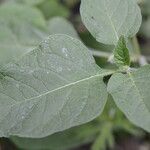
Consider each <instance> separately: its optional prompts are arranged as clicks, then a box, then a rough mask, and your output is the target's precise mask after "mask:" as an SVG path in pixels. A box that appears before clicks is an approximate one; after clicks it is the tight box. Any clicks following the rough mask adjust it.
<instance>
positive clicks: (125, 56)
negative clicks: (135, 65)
mask: <svg viewBox="0 0 150 150" xmlns="http://www.w3.org/2000/svg"><path fill="white" fill-rule="evenodd" d="M114 59H115V63H116V65H117V66H118V67H125V66H130V56H129V50H128V48H127V46H126V41H125V38H124V37H123V36H121V37H120V39H119V41H118V43H117V46H116V47H115V50H114Z"/></svg>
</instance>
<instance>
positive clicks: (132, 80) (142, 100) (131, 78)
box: [128, 73, 150, 113]
mask: <svg viewBox="0 0 150 150" xmlns="http://www.w3.org/2000/svg"><path fill="white" fill-rule="evenodd" d="M128 75H129V78H130V80H131V82H132V83H133V86H134V87H135V89H136V90H137V93H138V95H139V97H140V99H141V102H142V103H143V105H144V106H145V108H146V110H147V111H148V112H149V113H150V111H149V109H148V108H147V107H146V105H145V103H144V99H143V97H142V96H141V94H140V91H139V89H138V87H137V86H136V83H135V81H134V79H133V77H132V74H131V73H128Z"/></svg>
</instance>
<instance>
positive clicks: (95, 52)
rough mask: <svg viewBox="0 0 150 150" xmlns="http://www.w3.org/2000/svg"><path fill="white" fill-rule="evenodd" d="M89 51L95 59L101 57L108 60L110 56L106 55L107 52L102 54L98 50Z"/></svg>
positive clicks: (109, 54)
mask: <svg viewBox="0 0 150 150" xmlns="http://www.w3.org/2000/svg"><path fill="white" fill-rule="evenodd" d="M90 51H91V52H92V55H93V56H95V57H103V58H106V59H108V58H109V57H110V56H111V55H112V54H111V53H108V52H102V51H99V50H95V49H90Z"/></svg>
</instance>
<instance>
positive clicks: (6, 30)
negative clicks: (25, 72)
mask: <svg viewBox="0 0 150 150" xmlns="http://www.w3.org/2000/svg"><path fill="white" fill-rule="evenodd" d="M29 16H30V17H29ZM0 24H1V25H0V33H1V34H0V52H1V55H0V66H3V65H5V64H7V63H9V62H11V61H14V60H16V59H18V58H19V57H20V56H22V55H24V54H25V53H26V52H29V51H30V50H31V49H32V48H33V47H34V46H36V45H38V43H39V42H40V41H41V39H43V37H45V36H46V35H45V33H44V30H45V28H46V22H45V20H44V18H43V16H42V14H41V13H40V11H38V10H37V9H35V8H30V7H28V6H23V5H19V4H4V5H2V6H0Z"/></svg>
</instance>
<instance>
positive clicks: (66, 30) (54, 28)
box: [48, 17, 79, 38]
mask: <svg viewBox="0 0 150 150" xmlns="http://www.w3.org/2000/svg"><path fill="white" fill-rule="evenodd" d="M48 30H49V34H66V35H70V36H72V37H75V38H79V36H78V34H77V32H76V30H75V29H74V27H73V25H72V24H71V23H70V22H69V21H68V20H67V19H65V18H63V17H54V18H52V19H50V20H49V21H48Z"/></svg>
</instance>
